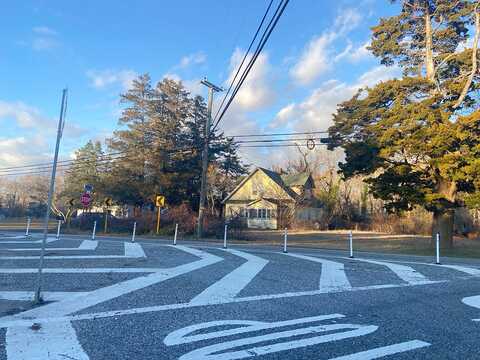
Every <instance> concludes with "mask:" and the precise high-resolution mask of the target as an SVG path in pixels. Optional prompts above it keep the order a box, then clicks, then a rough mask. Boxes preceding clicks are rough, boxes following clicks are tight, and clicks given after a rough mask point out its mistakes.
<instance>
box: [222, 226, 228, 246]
mask: <svg viewBox="0 0 480 360" xmlns="http://www.w3.org/2000/svg"><path fill="white" fill-rule="evenodd" d="M227 229H228V225H227V224H225V230H224V231H223V248H224V249H226V248H227Z"/></svg>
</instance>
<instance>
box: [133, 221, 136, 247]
mask: <svg viewBox="0 0 480 360" xmlns="http://www.w3.org/2000/svg"><path fill="white" fill-rule="evenodd" d="M136 231H137V222H136V221H135V222H134V223H133V234H132V242H135V232H136Z"/></svg>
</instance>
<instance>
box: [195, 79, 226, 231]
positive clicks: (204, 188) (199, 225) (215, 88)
mask: <svg viewBox="0 0 480 360" xmlns="http://www.w3.org/2000/svg"><path fill="white" fill-rule="evenodd" d="M201 83H202V84H203V85H205V86H206V87H208V107H207V122H206V124H205V135H204V142H203V153H202V180H201V181H202V183H201V186H200V204H199V206H198V223H197V239H200V238H201V237H202V235H203V217H204V213H205V197H206V195H207V170H208V155H209V154H208V149H209V140H210V126H211V123H212V104H213V92H214V91H216V92H219V91H223V89H222V88H221V87H218V86H216V85H214V84H212V83H211V82H209V81H207V79H206V78H205V79H203V80H202V81H201Z"/></svg>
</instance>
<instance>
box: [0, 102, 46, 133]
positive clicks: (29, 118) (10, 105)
mask: <svg viewBox="0 0 480 360" xmlns="http://www.w3.org/2000/svg"><path fill="white" fill-rule="evenodd" d="M2 119H6V120H12V119H13V120H14V121H15V122H16V124H17V125H18V126H19V127H21V128H35V127H40V126H43V125H44V124H45V123H46V122H47V119H45V118H44V117H42V116H41V115H40V111H39V110H38V109H36V108H34V107H31V106H28V105H26V104H24V103H23V102H21V101H16V102H6V101H2V100H0V120H2Z"/></svg>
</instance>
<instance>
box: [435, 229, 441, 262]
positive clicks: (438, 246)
mask: <svg viewBox="0 0 480 360" xmlns="http://www.w3.org/2000/svg"><path fill="white" fill-rule="evenodd" d="M435 242H436V246H435V250H436V251H435V252H436V261H435V264H440V233H437V238H436V241H435Z"/></svg>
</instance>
